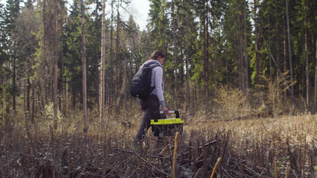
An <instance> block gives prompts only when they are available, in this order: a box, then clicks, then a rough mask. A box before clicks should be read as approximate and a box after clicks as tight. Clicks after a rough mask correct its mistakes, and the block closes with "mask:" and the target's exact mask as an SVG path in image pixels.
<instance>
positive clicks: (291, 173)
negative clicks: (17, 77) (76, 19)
mask: <svg viewBox="0 0 317 178" xmlns="http://www.w3.org/2000/svg"><path fill="white" fill-rule="evenodd" d="M228 93H229V95H228ZM228 93H227V92H226V93H224V92H223V91H219V92H218V96H219V97H218V98H217V100H216V101H217V103H218V105H217V107H214V108H213V109H212V110H213V112H212V114H209V115H207V116H206V115H205V114H203V112H200V111H197V112H196V113H195V115H194V116H191V117H186V119H185V117H184V118H183V119H185V125H184V132H183V134H182V136H181V138H180V140H179V142H178V144H177V149H175V147H174V145H175V140H174V137H166V138H164V139H163V141H162V142H158V139H157V138H156V137H153V136H152V133H151V130H149V131H148V132H147V135H146V138H145V140H144V143H143V145H142V146H141V147H140V148H137V149H136V148H133V147H132V146H131V145H132V140H133V138H134V137H135V135H136V132H137V130H138V128H139V124H140V123H141V119H142V111H140V109H139V108H138V106H135V108H133V109H131V110H130V111H131V112H124V113H121V114H120V115H116V114H114V113H111V112H110V111H109V110H107V113H106V116H107V117H106V118H104V119H103V120H102V121H100V119H99V117H98V112H97V111H91V112H90V118H89V129H88V133H87V134H83V133H82V128H83V123H82V113H81V112H72V113H69V115H68V116H62V115H60V117H59V120H58V129H57V130H53V128H52V124H53V119H52V107H50V106H48V107H46V109H45V110H44V111H43V112H42V113H41V114H39V115H37V116H36V119H35V121H34V123H32V122H30V116H28V115H24V114H22V113H16V114H15V115H13V116H12V118H8V119H11V121H14V122H12V123H11V124H9V125H0V126H1V127H0V131H1V132H0V150H1V158H0V177H172V176H173V175H175V176H176V177H210V175H211V174H215V176H217V177H275V176H277V177H286V175H287V176H288V177H312V178H313V177H315V176H316V175H317V147H316V143H317V133H316V132H317V115H311V114H298V115H296V116H294V115H284V116H275V117H274V118H271V117H268V118H262V117H259V116H263V115H258V114H253V113H257V112H258V111H259V110H261V111H262V110H265V107H263V106H261V109H255V110H253V111H251V109H250V105H249V104H248V103H247V101H246V100H245V99H244V97H243V95H242V94H241V93H239V91H237V90H232V92H228ZM212 106H216V105H215V104H214V105H212ZM263 108H264V109H263ZM219 158H221V159H219ZM217 160H219V161H218V163H217ZM220 160H221V161H220ZM216 163H217V164H216ZM215 165H217V167H216V166H215ZM173 166H174V167H173ZM173 170H174V171H173ZM213 171H215V172H213Z"/></svg>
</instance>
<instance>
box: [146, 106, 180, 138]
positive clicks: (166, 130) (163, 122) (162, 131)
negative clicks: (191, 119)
mask: <svg viewBox="0 0 317 178" xmlns="http://www.w3.org/2000/svg"><path fill="white" fill-rule="evenodd" d="M161 114H163V112H162V111H161ZM169 114H175V115H176V118H167V119H157V122H155V120H154V119H152V120H151V127H152V132H153V135H154V136H157V137H164V136H173V135H175V133H176V132H179V133H180V134H181V133H182V132H183V125H184V121H182V120H181V119H180V118H179V112H178V111H169Z"/></svg>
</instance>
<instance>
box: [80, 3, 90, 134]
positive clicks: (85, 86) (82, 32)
mask: <svg viewBox="0 0 317 178" xmlns="http://www.w3.org/2000/svg"><path fill="white" fill-rule="evenodd" d="M83 1H84V0H81V1H80V4H81V38H82V56H81V59H82V72H83V80H82V87H83V88H82V90H83V114H84V130H83V131H84V133H86V132H87V130H88V123H87V119H88V118H87V117H88V113H87V78H86V77H87V71H86V70H87V69H86V39H85V38H86V36H85V6H84V2H83Z"/></svg>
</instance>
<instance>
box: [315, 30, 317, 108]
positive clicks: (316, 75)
mask: <svg viewBox="0 0 317 178" xmlns="http://www.w3.org/2000/svg"><path fill="white" fill-rule="evenodd" d="M315 35H316V34H315ZM315 108H317V35H316V36H315Z"/></svg>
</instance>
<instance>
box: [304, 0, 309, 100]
mask: <svg viewBox="0 0 317 178" xmlns="http://www.w3.org/2000/svg"><path fill="white" fill-rule="evenodd" d="M304 9H305V10H304V11H305V17H304V21H305V22H304V23H305V27H304V28H305V59H306V102H307V106H309V61H308V39H307V35H308V34H307V15H306V13H307V5H306V0H305V5H304Z"/></svg>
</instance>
